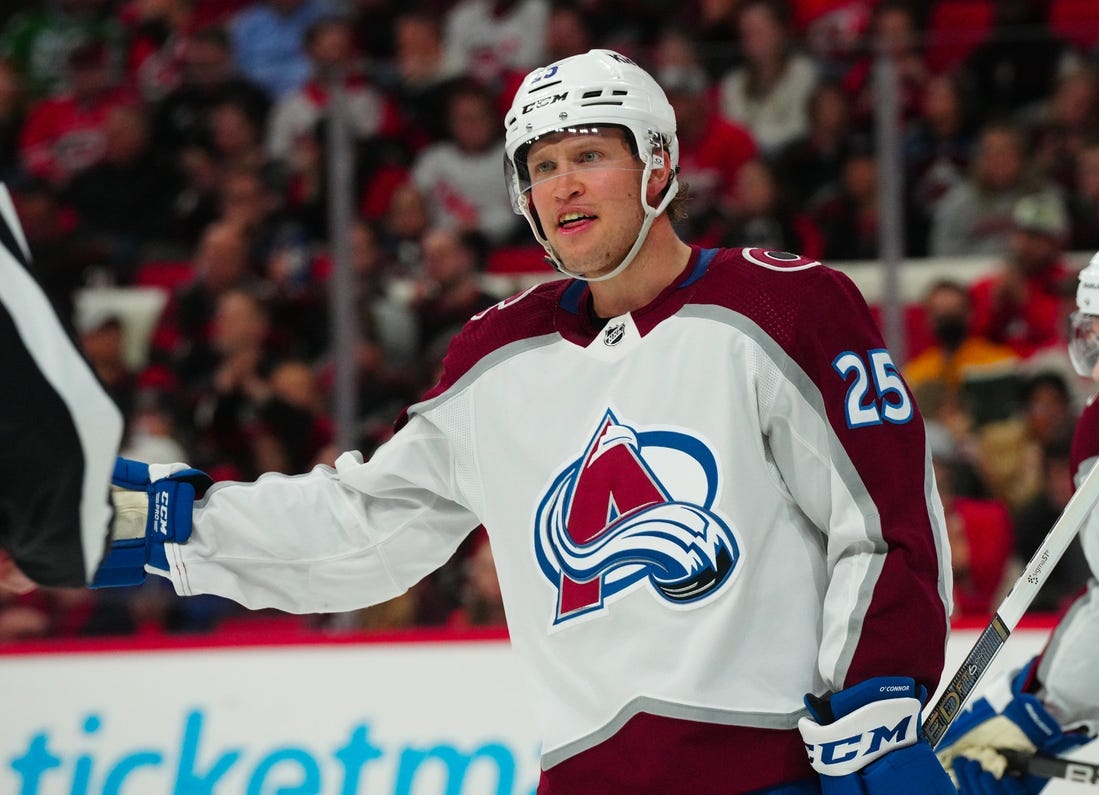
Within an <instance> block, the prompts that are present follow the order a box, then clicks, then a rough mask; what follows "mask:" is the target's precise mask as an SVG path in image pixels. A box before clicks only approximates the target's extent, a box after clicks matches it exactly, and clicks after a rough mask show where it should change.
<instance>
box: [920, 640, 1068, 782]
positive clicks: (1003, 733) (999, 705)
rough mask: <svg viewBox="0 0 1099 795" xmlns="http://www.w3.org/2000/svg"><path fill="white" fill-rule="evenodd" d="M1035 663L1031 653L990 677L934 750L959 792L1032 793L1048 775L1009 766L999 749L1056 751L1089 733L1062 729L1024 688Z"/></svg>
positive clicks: (1056, 752)
mask: <svg viewBox="0 0 1099 795" xmlns="http://www.w3.org/2000/svg"><path fill="white" fill-rule="evenodd" d="M1037 665H1038V658H1037V657H1035V658H1034V659H1032V660H1031V661H1030V662H1029V663H1027V664H1026V665H1024V666H1023V667H1022V668H1021V669H1019V670H1018V671H1016V672H1014V673H1009V674H1007V675H1005V676H1002V677H1001V678H1000V679H998V680H996V681H994V682H993V683H992V685H991V686H990V687H989V689H988V691H987V693H986V695H984V696H983V697H982V698H979V699H977V700H976V701H974V702H973V703H972V704H970V705H969V706H968V707H966V708H965V710H964V711H963V712H962V714H961V715H959V716H958V718H957V720H955V721H954V724H953V725H952V726H951V727H950V729H949V730H948V731H947V732H946V734H945V735H944V736H943V740H942V743H941V744H940V745H939V748H938V749H937V752H938V755H939V761H941V762H942V763H943V766H944V767H945V768H946V769H947V770H949V771H950V772H951V774H952V775H953V777H954V779H955V781H956V782H957V784H958V791H959V792H961V793H963V795H1034V793H1037V792H1040V791H1041V790H1042V788H1044V787H1045V785H1046V784H1048V783H1049V780H1048V779H1044V778H1040V777H1039V776H1033V775H1029V774H1028V775H1023V774H1018V773H1014V772H1012V771H1010V770H1009V766H1008V758H1007V756H1005V754H1004V752H1015V754H1016V755H1018V754H1023V755H1031V754H1034V753H1037V752H1041V753H1043V754H1048V755H1051V756H1059V755H1060V754H1062V753H1064V752H1065V751H1068V750H1070V749H1072V748H1075V747H1077V746H1078V745H1083V744H1084V743H1086V742H1088V741H1089V740H1090V738H1089V737H1088V736H1087V734H1085V733H1083V732H1065V731H1063V730H1062V729H1061V726H1060V724H1059V723H1058V722H1057V719H1056V718H1054V717H1053V716H1052V715H1050V714H1049V711H1048V710H1046V708H1045V707H1044V706H1042V703H1041V702H1040V701H1039V700H1038V698H1037V697H1036V696H1034V695H1033V694H1031V693H1028V692H1026V687H1027V685H1028V684H1029V683H1030V682H1031V681H1032V679H1033V677H1034V670H1035V668H1036V667H1037Z"/></svg>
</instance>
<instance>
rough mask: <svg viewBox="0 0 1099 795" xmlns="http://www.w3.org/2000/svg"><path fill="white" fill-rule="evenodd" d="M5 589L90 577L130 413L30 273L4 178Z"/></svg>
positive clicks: (0, 322)
mask: <svg viewBox="0 0 1099 795" xmlns="http://www.w3.org/2000/svg"><path fill="white" fill-rule="evenodd" d="M0 362H3V363H4V378H3V379H0V449H3V451H4V455H3V456H2V457H0V590H4V591H9V592H12V591H14V592H16V593H23V592H26V591H29V590H31V589H32V588H33V587H34V586H35V585H36V584H37V585H56V586H62V585H64V586H81V585H84V584H85V583H87V582H89V581H90V580H91V578H92V575H93V574H94V573H95V571H96V567H97V566H98V565H99V561H100V558H101V557H102V556H103V553H104V551H105V549H106V544H107V533H108V526H109V524H110V521H111V504H110V500H109V499H108V496H107V494H108V489H109V485H110V478H111V468H112V466H113V465H114V463H115V456H116V455H117V454H118V445H119V443H120V440H121V437H122V415H121V414H120V413H119V411H118V408H117V407H116V406H115V404H114V403H113V402H112V401H111V399H110V397H109V396H108V395H107V393H106V392H105V391H104V390H103V387H102V386H101V385H100V383H99V381H98V380H96V377H95V374H94V373H93V372H92V369H91V367H90V366H89V365H88V363H87V362H86V361H85V360H84V358H83V357H82V356H81V355H80V353H79V352H78V349H77V347H76V343H75V342H74V341H73V339H72V337H71V336H70V335H69V333H68V332H67V331H66V330H65V328H64V326H63V325H62V324H61V321H60V320H59V319H58V317H57V314H56V313H55V312H54V310H53V308H52V306H51V305H50V302H49V299H48V298H47V297H46V295H45V293H43V292H42V290H41V288H40V287H39V285H38V283H37V282H36V281H35V280H34V277H33V276H32V275H31V272H30V251H29V249H28V248H27V242H26V240H25V239H24V237H23V231H22V228H21V227H20V225H19V219H18V217H17V216H16V213H15V207H14V205H13V204H12V201H11V196H10V194H9V193H8V191H7V188H6V187H4V186H2V185H0Z"/></svg>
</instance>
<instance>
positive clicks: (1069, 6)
mask: <svg viewBox="0 0 1099 795" xmlns="http://www.w3.org/2000/svg"><path fill="white" fill-rule="evenodd" d="M1049 27H1050V29H1051V30H1052V31H1053V32H1054V33H1056V34H1057V35H1059V36H1061V37H1063V38H1065V39H1067V40H1068V41H1070V42H1072V43H1073V44H1075V45H1076V46H1077V47H1079V48H1080V49H1081V50H1083V51H1084V52H1087V51H1089V50H1091V48H1092V47H1094V46H1095V45H1096V44H1099V2H1096V0H1052V2H1051V3H1050V5H1049Z"/></svg>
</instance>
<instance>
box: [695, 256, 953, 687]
mask: <svg viewBox="0 0 1099 795" xmlns="http://www.w3.org/2000/svg"><path fill="white" fill-rule="evenodd" d="M711 273H714V274H719V276H717V278H719V279H720V280H721V282H722V284H721V285H719V286H718V288H717V289H716V290H714V291H713V292H715V293H717V294H718V295H719V296H723V297H722V298H721V300H722V301H723V302H725V303H726V305H727V306H729V307H730V308H733V309H735V310H736V311H738V312H741V313H743V314H745V315H746V316H748V317H749V318H751V319H752V320H753V321H754V322H755V323H756V324H758V326H759V327H760V329H761V330H762V331H763V332H764V334H765V335H766V337H767V338H769V339H770V340H772V341H773V342H774V343H775V344H776V346H775V347H776V349H777V350H780V351H781V353H777V354H774V356H775V358H777V359H778V360H779V362H780V367H782V368H784V369H785V370H786V371H787V380H788V381H789V383H790V384H791V386H790V387H789V388H790V389H797V390H800V392H801V393H802V394H803V395H804V396H805V401H806V402H807V403H808V404H809V405H810V406H813V407H814V408H812V409H810V410H809V412H808V413H809V414H810V416H806V417H800V418H799V417H797V416H788V415H787V414H784V413H783V412H772V414H773V415H774V416H772V417H771V418H770V420H769V421H770V422H771V423H773V424H774V426H775V427H778V428H781V429H782V433H783V436H784V438H786V439H788V440H792V441H790V442H789V443H790V444H791V445H794V446H797V445H800V442H798V439H799V438H807V436H808V435H809V434H811V433H813V431H812V426H814V425H815V426H817V427H819V426H820V420H821V419H823V420H824V423H825V425H826V428H827V435H828V436H830V439H829V440H828V441H827V442H825V443H822V444H820V445H819V447H821V448H823V449H817V450H814V451H813V454H807V453H805V452H804V451H805V447H806V446H804V445H803V446H801V447H799V448H798V450H797V451H795V452H793V453H790V454H788V455H787V463H786V464H785V468H786V471H784V472H783V477H784V479H785V480H786V481H787V484H788V487H789V489H790V491H791V493H792V494H793V495H794V498H795V499H796V500H797V501H798V502H799V504H804V505H805V506H808V507H809V510H811V511H813V515H812V516H811V518H812V519H813V520H814V522H815V523H817V524H818V525H820V529H821V531H822V532H823V533H824V535H825V536H826V538H827V542H826V543H827V546H828V550H827V551H828V558H829V573H830V581H829V583H828V585H827V587H828V590H829V595H828V597H826V604H825V615H824V618H823V621H824V640H823V643H824V644H825V646H827V645H828V644H829V643H831V644H833V646H834V645H837V644H840V645H842V647H843V648H842V649H841V650H836V649H833V653H834V656H835V659H834V667H831V668H830V667H829V663H828V661H827V660H826V659H825V656H826V653H825V652H824V651H823V650H822V667H823V668H825V669H826V670H824V671H822V672H823V673H824V674H825V676H826V677H831V678H832V680H833V681H832V682H831V684H832V686H833V687H836V688H837V689H838V688H841V687H846V686H850V685H852V684H855V683H857V682H860V681H863V680H865V679H868V678H871V677H875V676H912V677H914V678H915V679H916V680H918V681H919V682H920V683H921V684H923V685H924V686H926V687H927V688H928V690H929V691H933V690H934V688H935V687H936V685H937V684H938V680H939V677H940V675H941V672H942V666H943V660H944V654H945V644H946V638H947V634H948V626H949V625H948V620H947V610H948V604H949V599H950V587H949V552H948V548H947V546H946V544H945V541H944V540H943V522H942V518H941V514H942V509H941V506H940V503H939V500H938V496H937V493H936V492H935V488H934V479H933V476H932V474H931V469H930V459H929V456H928V454H927V446H926V439H925V433H924V423H923V419H922V417H921V415H920V413H919V410H918V409H917V407H916V405H915V402H914V401H913V399H912V396H911V394H910V392H909V390H908V387H907V385H906V384H905V382H904V380H903V379H902V377H901V375H900V373H899V371H898V368H897V366H896V363H895V362H894V361H893V359H892V358H891V356H890V354H889V351H888V350H886V347H885V343H884V341H883V340H882V337H881V334H880V332H879V330H878V328H877V326H876V324H875V322H874V320H873V317H872V315H871V313H870V310H869V308H868V306H867V305H866V302H865V300H864V299H863V297H862V295H861V294H860V293H859V291H858V289H857V288H856V287H855V285H854V284H853V283H852V282H851V280H850V279H849V278H848V277H847V276H845V275H844V274H843V273H841V272H839V271H836V270H833V269H830V268H827V267H824V266H821V265H818V264H816V263H813V262H811V261H808V260H805V259H803V258H800V257H794V256H793V255H789V254H783V253H781V252H766V251H762V250H759V249H748V250H744V251H743V252H742V253H740V254H739V256H738V255H737V254H735V253H730V254H725V255H723V256H722V257H721V258H720V259H719V261H718V262H717V263H715V266H714V267H712V268H711ZM799 462H803V463H799ZM833 589H835V591H833ZM845 593H846V594H858V596H857V597H841V598H833V594H845ZM847 603H850V604H852V605H853V606H854V607H853V612H852V613H851V614H850V615H838V614H836V611H835V607H836V605H842V604H847ZM839 639H842V640H839Z"/></svg>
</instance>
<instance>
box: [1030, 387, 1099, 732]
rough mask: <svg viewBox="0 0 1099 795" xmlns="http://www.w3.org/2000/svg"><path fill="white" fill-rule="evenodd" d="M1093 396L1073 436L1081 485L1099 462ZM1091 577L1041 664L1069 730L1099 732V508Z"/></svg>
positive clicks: (1041, 676)
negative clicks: (1082, 727)
mask: <svg viewBox="0 0 1099 795" xmlns="http://www.w3.org/2000/svg"><path fill="white" fill-rule="evenodd" d="M1097 397H1099V396H1092V398H1091V400H1089V401H1088V404H1087V406H1085V407H1084V411H1083V413H1082V414H1081V415H1080V419H1079V420H1078V421H1077V423H1076V430H1075V432H1074V433H1073V437H1072V454H1071V466H1072V472H1073V475H1074V477H1075V479H1076V484H1077V485H1079V484H1080V483H1081V482H1082V481H1083V479H1084V478H1085V477H1086V476H1087V474H1088V472H1090V471H1091V468H1092V467H1093V466H1095V464H1096V462H1099V401H1097V399H1096V398H1097ZM1080 544H1081V546H1083V548H1084V555H1085V556H1086V557H1087V560H1088V565H1089V566H1090V567H1091V574H1092V576H1091V579H1090V580H1089V582H1088V587H1087V590H1086V591H1085V592H1084V593H1083V594H1082V595H1081V596H1080V597H1079V598H1077V599H1076V601H1075V602H1073V604H1072V606H1071V607H1070V608H1069V610H1068V612H1067V613H1066V614H1065V615H1064V617H1063V618H1062V619H1061V621H1060V622H1059V623H1058V625H1057V628H1056V629H1055V630H1054V632H1053V636H1052V638H1051V639H1050V642H1049V645H1048V647H1047V648H1046V650H1045V652H1044V653H1043V654H1042V659H1041V661H1040V662H1039V664H1038V680H1039V681H1040V682H1041V687H1042V690H1041V692H1040V695H1041V698H1042V700H1043V701H1044V702H1045V703H1046V705H1047V706H1048V707H1049V709H1050V711H1051V712H1052V713H1053V714H1054V716H1055V717H1056V718H1057V719H1058V720H1059V721H1060V722H1061V723H1062V725H1064V726H1066V727H1068V728H1076V727H1080V726H1085V727H1087V729H1088V731H1089V732H1090V733H1091V734H1093V735H1094V734H1095V733H1096V732H1099V581H1097V579H1096V578H1099V511H1093V512H1092V514H1091V516H1089V517H1088V519H1087V521H1085V522H1084V525H1083V526H1082V527H1081V528H1080Z"/></svg>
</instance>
